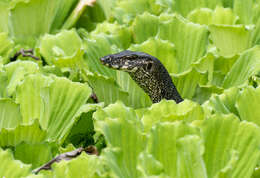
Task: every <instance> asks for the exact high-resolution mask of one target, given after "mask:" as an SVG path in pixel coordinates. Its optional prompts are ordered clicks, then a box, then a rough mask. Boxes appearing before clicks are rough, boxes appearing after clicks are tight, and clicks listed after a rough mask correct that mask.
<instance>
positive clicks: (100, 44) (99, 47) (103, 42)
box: [81, 33, 118, 78]
mask: <svg viewBox="0 0 260 178" xmlns="http://www.w3.org/2000/svg"><path fill="white" fill-rule="evenodd" d="M81 36H83V38H84V40H83V41H84V45H85V50H86V51H87V53H86V54H85V56H84V59H85V62H86V64H87V67H88V68H87V69H88V70H89V71H90V72H93V73H98V74H102V75H104V76H107V77H111V78H115V77H116V71H115V70H112V69H109V68H108V67H106V66H104V65H102V64H101V62H100V60H99V59H100V58H101V57H103V56H105V55H108V54H112V53H114V52H117V51H118V49H117V48H116V47H115V46H112V47H111V44H110V42H109V41H108V40H107V39H106V38H105V37H104V35H95V38H94V39H90V38H89V35H87V34H85V33H84V34H81ZM114 47H115V48H114Z"/></svg>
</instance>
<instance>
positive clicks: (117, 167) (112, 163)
mask: <svg viewBox="0 0 260 178" xmlns="http://www.w3.org/2000/svg"><path fill="white" fill-rule="evenodd" d="M94 118H95V119H96V122H95V130H96V131H99V132H101V133H102V134H103V135H104V136H105V138H106V141H107V146H108V147H107V148H106V149H104V150H103V151H102V157H103V159H104V160H105V161H106V164H107V166H109V167H110V168H111V170H112V171H113V173H114V174H115V175H116V176H119V177H137V175H138V171H137V169H136V165H137V161H138V155H139V153H140V152H141V151H142V150H143V149H144V147H145V142H146V138H145V136H144V135H143V134H142V133H141V122H140V120H139V119H137V117H136V114H135V111H134V110H133V109H131V108H128V107H125V106H124V105H123V104H122V103H119V102H117V103H115V104H112V105H109V106H108V107H106V108H104V109H103V110H98V111H97V112H96V113H95V114H94Z"/></svg>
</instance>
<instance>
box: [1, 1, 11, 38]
mask: <svg viewBox="0 0 260 178" xmlns="http://www.w3.org/2000/svg"><path fill="white" fill-rule="evenodd" d="M8 5H9V4H8V2H5V1H1V2H0V33H1V32H8V13H9V9H8Z"/></svg>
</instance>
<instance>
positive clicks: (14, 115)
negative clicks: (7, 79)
mask: <svg viewBox="0 0 260 178" xmlns="http://www.w3.org/2000/svg"><path fill="white" fill-rule="evenodd" d="M21 121H22V116H21V113H20V107H19V105H18V104H16V103H15V102H14V101H12V100H11V99H4V98H0V130H1V129H2V128H15V127H16V126H17V125H18V124H20V123H21Z"/></svg>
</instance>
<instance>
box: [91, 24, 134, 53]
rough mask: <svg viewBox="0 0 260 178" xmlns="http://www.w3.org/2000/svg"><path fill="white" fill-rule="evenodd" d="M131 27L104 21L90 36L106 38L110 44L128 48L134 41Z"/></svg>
mask: <svg viewBox="0 0 260 178" xmlns="http://www.w3.org/2000/svg"><path fill="white" fill-rule="evenodd" d="M131 35H132V34H131V32H130V29H129V28H128V27H126V26H125V25H119V24H118V23H116V22H114V23H108V22H103V23H100V24H98V25H97V27H96V29H95V30H94V31H92V32H91V33H90V36H89V38H91V39H96V38H100V37H99V36H101V37H102V38H104V40H107V41H108V42H109V43H110V45H116V46H117V47H118V48H122V49H127V48H128V47H129V46H130V44H131V41H132V36H131Z"/></svg>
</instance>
